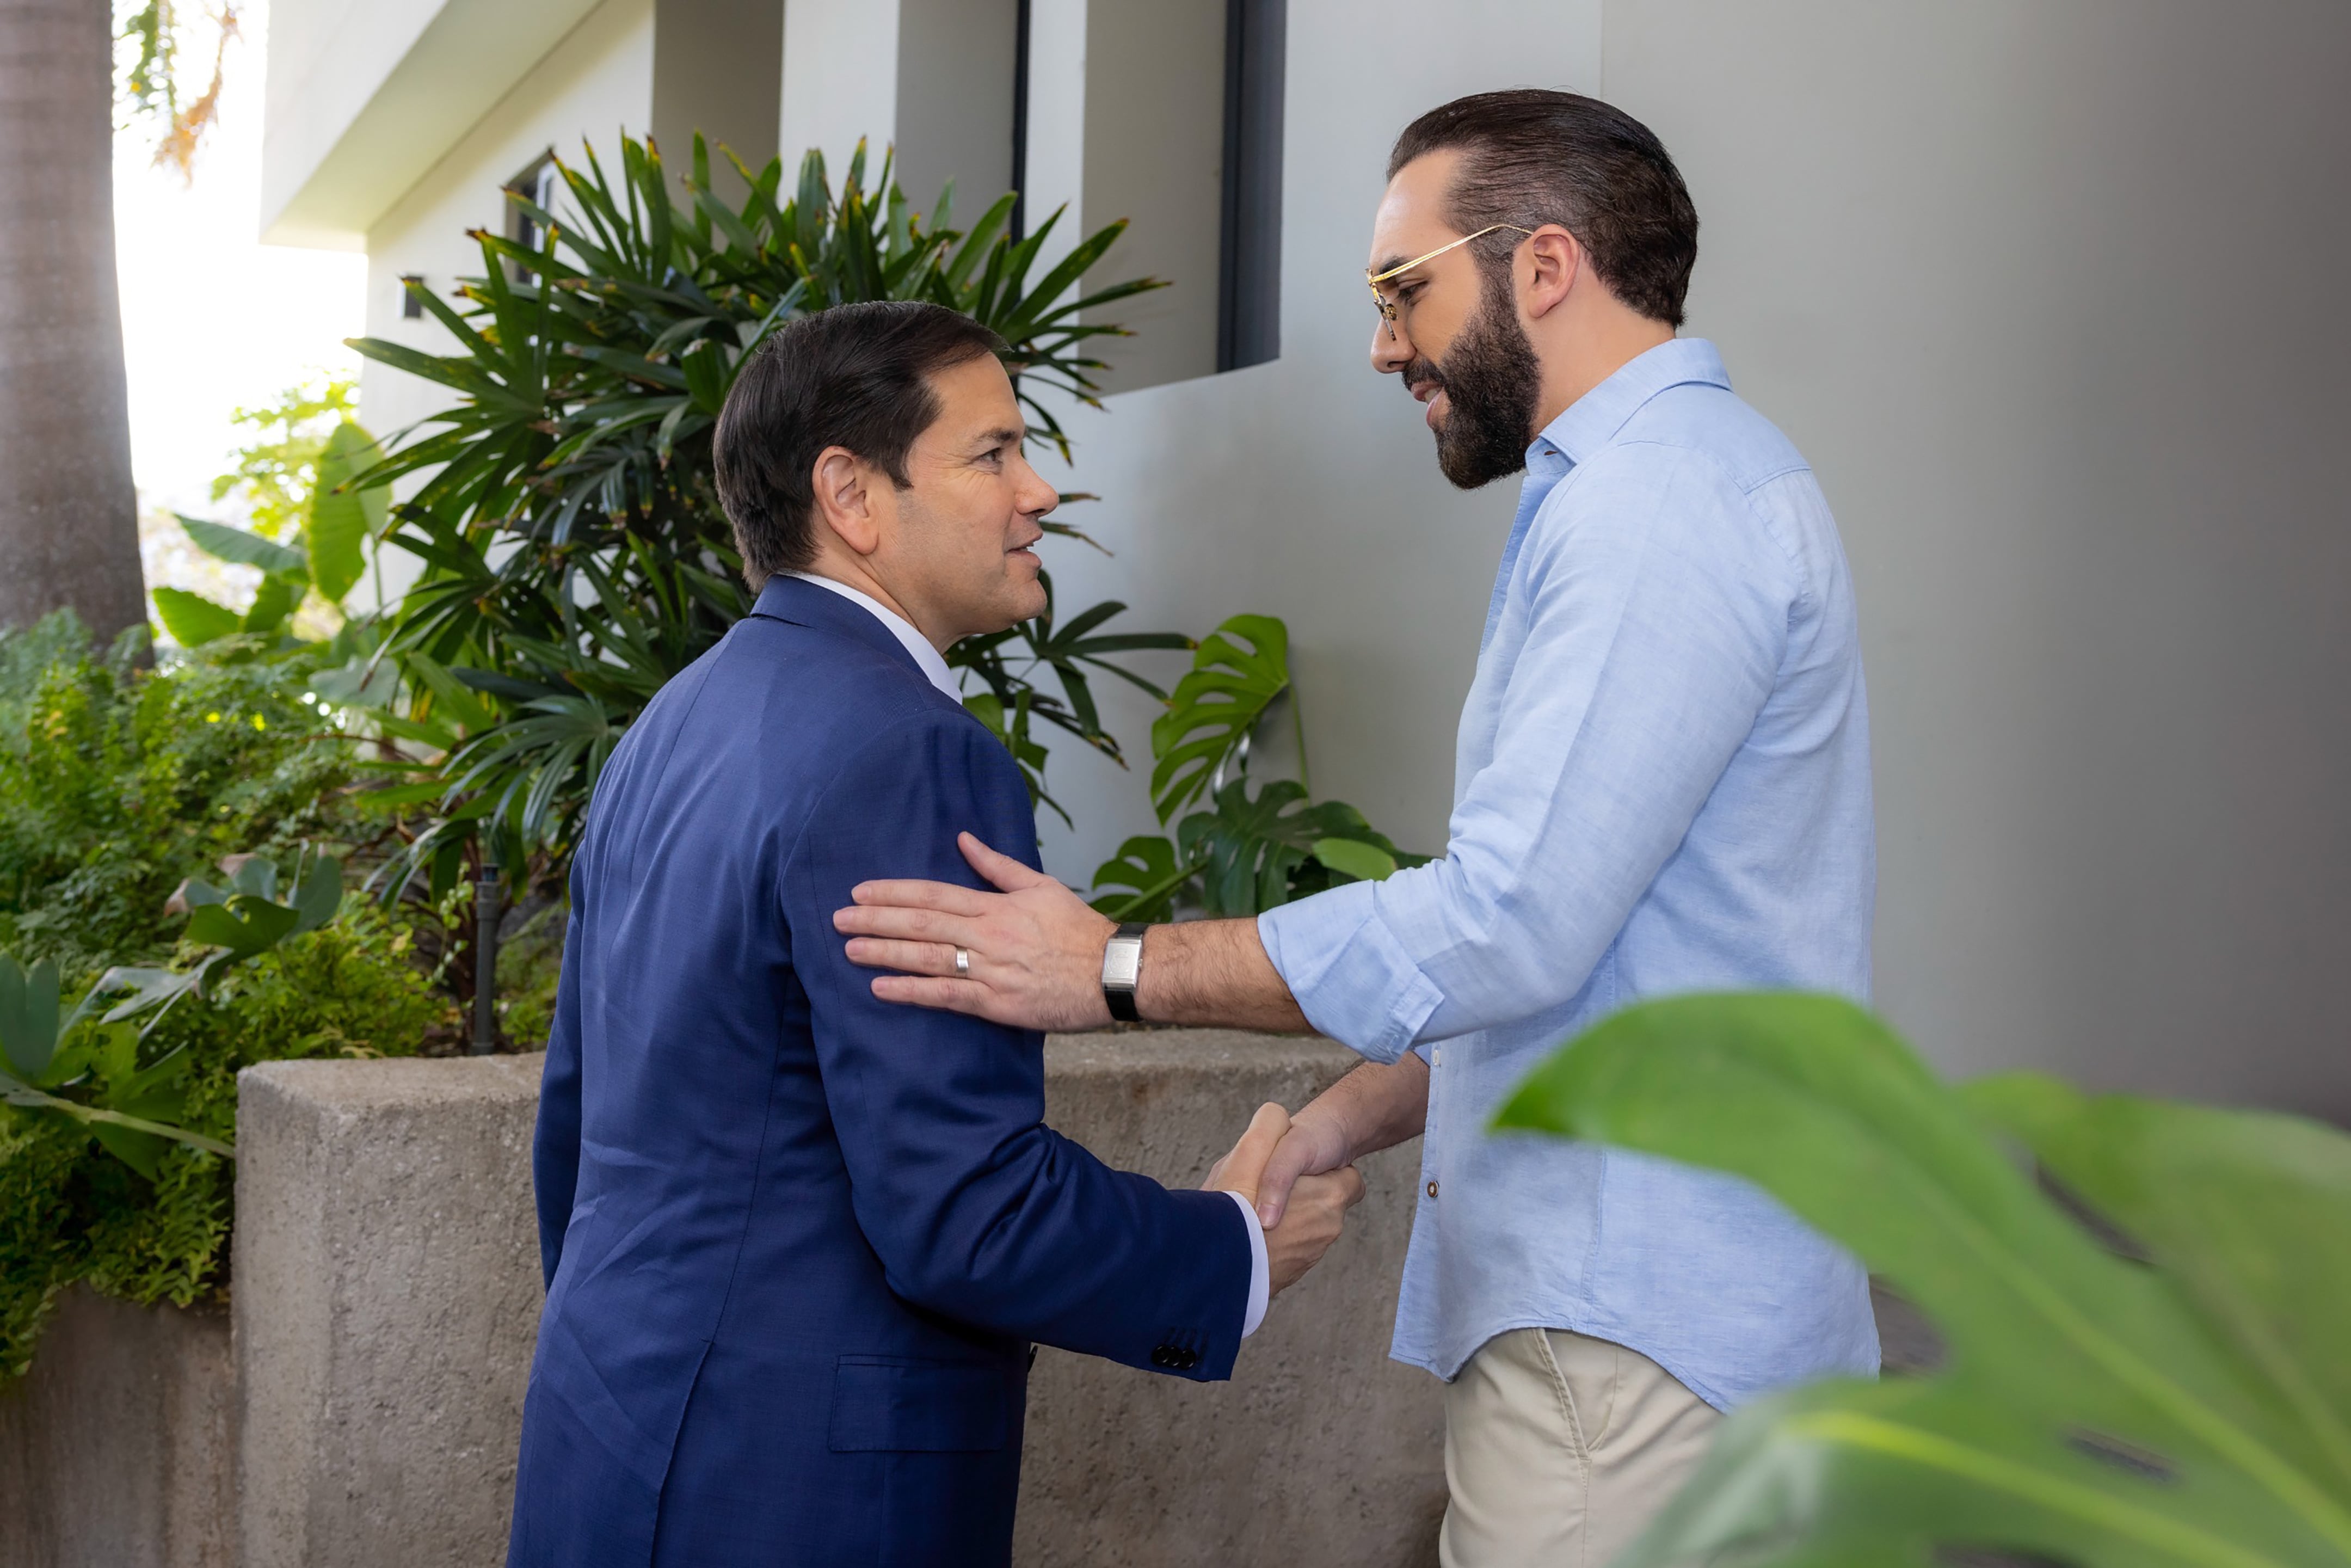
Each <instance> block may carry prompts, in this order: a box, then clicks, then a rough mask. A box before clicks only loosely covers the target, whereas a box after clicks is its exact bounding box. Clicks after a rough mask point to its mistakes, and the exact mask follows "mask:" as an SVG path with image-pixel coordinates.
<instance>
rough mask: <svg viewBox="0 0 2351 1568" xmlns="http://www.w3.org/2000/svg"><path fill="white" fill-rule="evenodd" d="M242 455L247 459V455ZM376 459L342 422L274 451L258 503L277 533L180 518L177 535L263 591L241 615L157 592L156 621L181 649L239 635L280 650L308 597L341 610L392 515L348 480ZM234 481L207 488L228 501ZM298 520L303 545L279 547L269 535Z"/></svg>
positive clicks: (198, 597)
mask: <svg viewBox="0 0 2351 1568" xmlns="http://www.w3.org/2000/svg"><path fill="white" fill-rule="evenodd" d="M331 390H332V388H331V384H330V391H331ZM288 395H289V396H292V395H294V394H292V393H289V394H288ZM344 401H345V402H348V401H349V400H348V399H345V400H344ZM242 413H243V411H240V414H242ZM247 450H248V455H250V452H251V450H252V449H250V448H248V449H247ZM381 457H382V453H381V449H379V448H378V447H377V445H376V443H375V438H374V437H373V436H371V435H370V434H368V433H367V432H366V431H365V430H363V429H362V428H360V425H359V423H358V422H356V421H354V420H350V419H345V420H343V421H342V422H341V423H339V424H337V425H335V426H334V427H333V428H332V429H331V430H329V432H327V433H326V434H323V435H320V436H318V437H316V438H315V440H314V439H312V438H309V437H305V438H303V439H302V440H301V441H299V442H295V441H288V442H285V443H280V444H277V450H276V451H275V452H273V453H272V455H271V456H270V459H269V463H268V465H266V467H265V469H264V476H265V477H266V480H267V482H268V490H267V491H266V499H268V500H269V502H270V504H271V506H272V507H273V508H277V511H276V513H275V514H274V520H275V521H276V522H277V525H278V527H277V528H262V527H261V518H260V517H259V516H258V513H256V520H255V527H254V528H251V529H246V528H230V527H229V526H228V525H226V524H225V523H214V522H208V521H206V520H205V519H204V518H202V517H186V516H181V517H180V527H181V528H183V529H184V530H186V532H187V536H188V538H189V539H190V540H191V541H192V542H193V543H194V545H195V546H196V548H197V549H201V550H203V551H204V553H205V554H206V555H209V556H211V557H213V558H214V559H216V560H225V561H227V562H228V563H229V564H230V565H232V566H249V567H253V568H255V569H256V570H258V571H259V572H260V573H261V586H260V587H259V589H258V590H256V591H255V594H254V598H253V605H252V607H251V608H250V609H248V610H246V612H244V613H243V614H239V613H238V612H235V611H234V610H231V609H230V608H228V606H226V605H225V604H216V603H214V601H211V600H209V599H206V598H204V596H203V595H202V594H200V593H192V592H190V591H187V590H186V589H182V588H158V589H156V590H155V591H154V600H155V614H156V616H157V618H158V619H160V620H161V621H162V622H163V630H164V631H166V632H170V633H171V634H172V641H173V642H175V643H179V644H180V645H181V646H182V647H183V648H199V647H205V646H208V645H210V644H213V643H222V642H225V640H227V639H229V638H232V637H243V638H245V639H247V640H248V641H247V646H249V647H252V648H256V649H262V650H270V649H278V648H281V647H282V645H283V643H285V641H286V640H287V633H288V632H289V631H290V624H289V623H290V622H292V620H293V618H294V614H295V612H297V611H298V610H299V609H301V607H302V604H303V601H304V600H305V599H306V598H308V596H310V595H312V594H315V595H317V597H318V599H319V601H321V602H322V603H324V604H326V605H328V606H329V607H330V608H332V609H334V610H335V611H337V612H340V611H341V609H342V602H343V598H344V596H345V595H346V594H348V593H350V591H351V590H352V588H353V587H355V586H356V585H357V584H358V582H359V580H360V574H361V573H362V572H363V571H365V570H366V569H367V552H368V547H369V546H370V545H371V544H372V543H374V542H375V541H376V540H377V539H379V538H381V536H382V533H383V528H384V524H385V521H386V518H387V515H388V510H389V507H390V497H388V496H387V495H386V493H385V491H384V489H383V487H382V486H381V485H380V484H369V485H366V486H360V485H355V484H353V483H352V481H353V480H354V479H355V478H356V477H357V476H359V475H360V473H361V472H362V471H364V470H366V469H369V468H371V467H373V466H374V465H376V464H377V463H378V462H379V461H380V460H381ZM237 478H238V476H237V475H234V474H231V475H224V476H222V477H221V478H220V479H218V480H215V481H214V486H213V490H214V495H215V496H219V495H222V494H225V493H226V491H227V490H228V489H229V488H232V487H234V485H235V481H236V480H237ZM297 495H298V496H299V497H301V501H300V505H299V507H298V508H297V507H295V505H294V502H293V499H292V497H295V496H297ZM281 501H282V503H283V504H282V507H281V506H280V502H281ZM175 515H177V514H175ZM292 517H298V518H299V520H300V522H301V526H302V538H301V541H300V542H299V543H298V544H282V543H279V542H278V541H277V538H276V537H275V536H276V534H277V532H279V531H280V530H281V529H282V528H283V526H284V524H285V522H286V521H287V520H288V519H289V518H292Z"/></svg>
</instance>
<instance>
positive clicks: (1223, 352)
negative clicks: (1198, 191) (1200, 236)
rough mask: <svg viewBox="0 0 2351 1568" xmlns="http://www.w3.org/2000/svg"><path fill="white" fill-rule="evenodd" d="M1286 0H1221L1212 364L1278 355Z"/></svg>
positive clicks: (1242, 364) (1230, 366)
mask: <svg viewBox="0 0 2351 1568" xmlns="http://www.w3.org/2000/svg"><path fill="white" fill-rule="evenodd" d="M1288 32H1289V5H1288V0H1225V162H1224V222H1223V225H1222V227H1223V232H1222V235H1221V237H1220V243H1219V244H1218V246H1217V371H1220V372H1221V371H1238V370H1242V369H1245V368H1247V367H1248V366H1250V365H1261V364H1264V363H1265V362H1266V361H1269V360H1274V359H1279V358H1280V355H1281V148H1282V138H1281V111H1282V101H1281V100H1282V61H1283V54H1284V48H1285V45H1286V43H1287V41H1288V37H1287V36H1288Z"/></svg>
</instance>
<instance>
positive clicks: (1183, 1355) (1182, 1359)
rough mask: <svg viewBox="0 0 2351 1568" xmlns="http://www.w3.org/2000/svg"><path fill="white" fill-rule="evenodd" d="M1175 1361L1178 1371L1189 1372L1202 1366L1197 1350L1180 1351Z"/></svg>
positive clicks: (1176, 1354)
mask: <svg viewBox="0 0 2351 1568" xmlns="http://www.w3.org/2000/svg"><path fill="white" fill-rule="evenodd" d="M1173 1360H1174V1362H1175V1370H1176V1371H1178V1372H1189V1371H1191V1370H1192V1369H1193V1368H1194V1367H1196V1366H1197V1365H1199V1364H1200V1353H1199V1352H1198V1351H1196V1350H1179V1351H1177V1352H1176V1353H1175V1356H1174V1358H1173Z"/></svg>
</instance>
